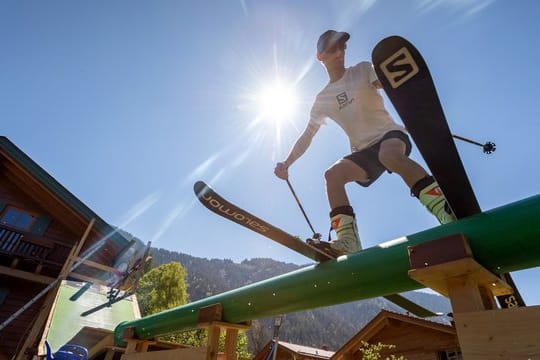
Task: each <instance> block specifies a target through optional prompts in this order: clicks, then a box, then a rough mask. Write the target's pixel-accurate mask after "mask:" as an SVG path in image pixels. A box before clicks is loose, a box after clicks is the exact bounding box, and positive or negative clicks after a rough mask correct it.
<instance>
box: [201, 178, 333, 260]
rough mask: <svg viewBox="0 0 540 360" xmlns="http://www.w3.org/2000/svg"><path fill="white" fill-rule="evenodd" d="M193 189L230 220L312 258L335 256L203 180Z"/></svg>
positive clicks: (204, 200) (211, 206)
mask: <svg viewBox="0 0 540 360" xmlns="http://www.w3.org/2000/svg"><path fill="white" fill-rule="evenodd" d="M193 189H194V191H195V195H197V198H198V199H199V201H200V202H201V204H203V205H204V206H205V207H206V208H207V209H208V210H210V211H212V212H214V213H216V214H218V215H220V216H222V217H224V218H226V219H228V220H230V221H233V222H235V223H237V224H239V225H242V226H243V227H245V228H248V229H249V230H252V231H255V232H256V233H258V234H261V235H263V236H265V237H267V238H269V239H270V240H273V241H275V242H277V243H280V244H281V245H284V246H286V247H288V248H289V249H291V250H294V251H296V252H298V253H300V254H302V255H304V256H306V257H308V258H310V259H312V260H315V261H321V262H323V261H327V260H332V259H335V258H336V256H334V255H333V254H328V253H326V252H324V251H322V250H320V249H318V248H316V247H315V246H312V245H310V244H308V243H306V242H304V241H302V240H300V239H299V238H298V237H295V236H293V235H291V234H289V233H287V232H285V231H283V230H281V229H279V228H277V227H275V226H273V225H271V224H269V223H267V222H266V221H264V220H262V219H260V218H258V217H256V216H255V215H252V214H250V213H249V212H247V211H245V210H243V209H242V208H240V207H238V206H236V205H234V204H233V203H231V202H229V201H227V200H225V199H224V198H223V197H221V196H220V195H219V194H218V193H216V192H215V191H214V190H213V189H212V188H211V187H210V186H208V185H207V184H206V183H204V182H203V181H197V182H196V183H195V185H194V187H193Z"/></svg>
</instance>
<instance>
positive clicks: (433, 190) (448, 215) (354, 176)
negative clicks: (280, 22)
mask: <svg viewBox="0 0 540 360" xmlns="http://www.w3.org/2000/svg"><path fill="white" fill-rule="evenodd" d="M349 38H350V35H349V34H348V33H346V32H337V31H335V30H328V31H326V32H324V33H323V34H322V35H321V36H320V37H319V40H318V42H317V59H318V60H319V61H320V62H321V63H322V64H323V65H324V66H325V68H326V70H327V72H328V77H329V83H328V84H327V85H326V86H325V87H324V89H322V91H321V92H320V93H319V94H318V95H317V97H316V99H315V102H314V104H313V106H312V108H311V114H310V119H309V121H308V124H307V126H306V128H305V130H304V131H303V133H302V134H301V135H300V137H299V138H298V139H297V140H296V142H295V144H294V146H293V147H292V149H291V151H290V153H289V155H288V156H287V158H286V159H285V160H284V161H283V162H279V163H278V164H277V165H276V168H275V170H274V173H275V174H276V176H277V177H279V178H280V179H283V180H286V179H288V176H289V174H288V169H289V167H290V166H291V165H292V164H293V163H294V162H295V161H296V160H298V158H299V157H300V156H302V154H304V152H305V151H306V150H307V148H308V147H309V145H310V144H311V140H312V138H313V136H314V135H315V134H316V133H317V131H319V129H320V127H321V125H322V124H324V123H325V121H326V118H327V117H328V118H331V119H332V120H334V121H335V122H336V123H337V124H338V125H339V126H341V128H342V129H343V130H344V131H345V133H346V134H347V136H348V137H349V142H350V147H351V154H349V155H347V156H345V157H344V158H342V159H340V160H338V161H337V162H336V163H334V164H333V165H332V166H331V167H330V168H329V169H328V170H326V172H325V174H324V176H325V179H326V192H327V196H328V201H329V204H330V209H331V211H330V222H331V226H332V229H334V230H335V231H336V234H337V239H336V240H333V241H332V242H331V247H332V248H333V249H335V250H336V251H338V252H341V253H352V252H356V251H358V250H359V249H360V248H361V247H360V240H359V237H358V230H357V225H356V220H355V215H354V211H353V208H352V207H351V205H350V203H349V199H348V198H347V194H346V192H345V184H347V183H349V182H353V181H355V182H357V183H358V184H360V185H362V186H364V187H368V186H369V185H371V184H372V183H373V182H374V181H375V180H377V178H378V177H379V176H380V175H381V174H382V173H383V172H384V171H385V170H386V171H388V172H394V173H396V174H398V175H400V176H401V177H402V179H403V180H404V181H405V183H406V184H407V186H409V188H410V189H411V193H412V195H414V196H416V197H417V198H418V199H419V200H420V202H421V203H422V204H423V205H424V206H426V208H427V209H428V210H429V211H430V212H431V213H432V214H433V215H435V217H437V219H438V220H439V222H440V223H441V224H445V223H448V222H451V221H453V220H455V216H454V215H453V213H452V211H451V210H450V208H449V207H448V205H447V203H446V200H445V198H444V196H443V194H442V192H441V190H440V188H439V185H438V184H437V182H436V181H435V180H434V178H433V177H432V176H429V175H428V173H427V172H426V171H425V170H424V169H423V168H422V167H421V166H420V165H419V164H418V163H416V162H415V161H413V160H411V159H410V158H409V154H410V152H411V142H410V140H409V137H408V135H407V134H406V130H405V128H403V127H402V126H400V125H398V124H396V123H395V122H394V120H393V119H392V117H391V116H390V114H389V113H388V111H387V110H386V109H385V107H384V102H383V98H382V96H381V95H380V93H379V89H381V88H382V86H381V83H380V82H379V80H378V79H377V75H376V74H375V71H374V69H373V65H372V64H371V63H369V62H361V63H359V64H357V65H355V66H353V67H349V68H345V65H344V64H345V49H346V48H347V40H349Z"/></svg>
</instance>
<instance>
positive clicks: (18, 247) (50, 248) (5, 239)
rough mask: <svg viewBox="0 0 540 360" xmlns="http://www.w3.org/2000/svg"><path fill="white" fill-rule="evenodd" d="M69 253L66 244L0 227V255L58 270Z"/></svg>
mask: <svg viewBox="0 0 540 360" xmlns="http://www.w3.org/2000/svg"><path fill="white" fill-rule="evenodd" d="M69 251H70V247H69V245H67V244H62V243H60V242H59V241H53V240H50V239H47V238H45V237H38V236H35V235H32V234H30V233H25V232H21V231H18V230H15V229H12V228H9V227H7V226H5V225H0V255H4V256H7V257H10V258H14V259H15V258H16V259H18V260H19V261H25V262H31V263H36V264H39V265H43V266H48V267H51V268H53V269H55V270H59V269H60V268H61V267H62V265H63V263H64V262H65V260H66V258H67V256H68V254H69Z"/></svg>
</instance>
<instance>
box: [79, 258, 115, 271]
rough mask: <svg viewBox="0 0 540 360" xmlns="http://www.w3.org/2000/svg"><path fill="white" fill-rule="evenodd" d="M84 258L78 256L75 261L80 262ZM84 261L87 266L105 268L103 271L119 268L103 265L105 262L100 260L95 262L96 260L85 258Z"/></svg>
mask: <svg viewBox="0 0 540 360" xmlns="http://www.w3.org/2000/svg"><path fill="white" fill-rule="evenodd" d="M81 260H82V258H81V257H79V256H76V257H74V258H73V261H75V262H79V261H81ZM82 263H83V264H84V265H86V266H90V267H93V268H95V269H99V270H103V271H107V272H116V271H117V269H116V268H114V267H112V266H107V265H103V264H100V263H98V262H95V261H92V260H84V261H82Z"/></svg>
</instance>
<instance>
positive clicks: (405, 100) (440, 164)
mask: <svg viewBox="0 0 540 360" xmlns="http://www.w3.org/2000/svg"><path fill="white" fill-rule="evenodd" d="M372 61H373V66H374V68H375V72H376V73H377V76H378V78H379V80H380V82H381V84H382V86H383V88H384V91H385V92H386V94H387V95H388V98H389V99H390V101H391V102H392V104H393V105H394V108H395V109H396V111H397V112H398V114H399V116H400V117H401V120H402V121H403V123H404V124H405V127H406V128H407V131H408V132H409V134H410V135H411V137H412V138H413V140H414V142H415V144H416V146H417V147H418V150H419V151H420V153H421V154H422V157H423V158H424V160H425V162H426V164H427V166H428V167H429V169H430V170H431V173H432V175H433V176H434V177H435V179H436V180H437V182H438V183H439V186H440V188H441V190H442V192H443V194H444V195H445V197H446V200H447V202H448V204H449V206H450V208H451V209H452V210H453V212H454V214H455V215H456V217H457V218H458V219H462V218H465V217H468V216H471V215H474V214H477V213H480V212H481V211H482V210H481V209H480V205H479V204H478V201H477V199H476V196H475V194H474V191H473V189H472V186H471V184H470V182H469V179H468V177H467V173H466V171H465V168H464V166H463V163H462V162H461V158H460V157H459V153H458V151H457V148H456V145H455V142H454V139H453V137H452V133H451V132H450V129H449V126H448V122H447V121H446V117H445V115H444V112H443V108H442V105H441V102H440V100H439V96H438V95H437V90H436V88H435V84H434V82H433V78H432V77H431V74H430V72H429V69H428V66H427V64H426V62H425V60H424V58H423V57H422V55H421V54H420V52H419V51H418V50H417V49H416V47H415V46H414V45H412V44H411V43H410V42H409V41H407V40H406V39H404V38H402V37H399V36H390V37H387V38H385V39H383V40H381V41H380V42H379V43H378V44H377V45H376V46H375V48H374V49H373V52H372ZM505 276H506V278H507V279H510V281H509V282H511V283H512V284H513V281H511V278H510V275H509V274H505ZM513 287H514V291H515V295H516V296H512V295H510V296H503V297H498V298H497V299H498V301H499V303H500V304H501V306H502V307H509V306H516V305H517V304H518V303H519V304H520V305H521V306H524V305H525V304H524V303H523V301H522V300H520V299H521V296H520V295H519V292H518V290H517V288H516V287H515V286H513ZM514 300H515V301H514Z"/></svg>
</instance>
